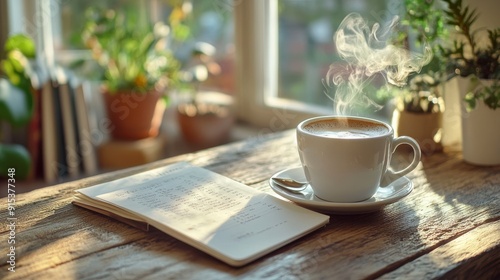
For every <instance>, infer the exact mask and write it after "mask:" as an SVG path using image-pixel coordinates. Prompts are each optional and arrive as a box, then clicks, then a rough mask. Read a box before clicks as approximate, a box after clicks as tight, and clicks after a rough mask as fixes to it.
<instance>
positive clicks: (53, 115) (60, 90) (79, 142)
mask: <svg viewBox="0 0 500 280" xmlns="http://www.w3.org/2000/svg"><path fill="white" fill-rule="evenodd" d="M31 81H32V85H33V88H34V91H33V96H34V114H33V118H32V120H31V122H30V124H29V129H28V144H27V146H28V150H29V152H30V154H31V157H32V162H33V168H32V175H33V176H32V177H34V178H43V179H45V180H46V181H48V182H53V181H58V180H60V179H64V178H71V177H78V176H81V175H84V174H93V173H95V172H96V171H97V159H96V152H95V146H94V143H93V142H92V137H91V131H90V129H91V128H90V123H89V114H88V102H87V99H88V98H87V97H86V93H87V94H88V92H86V91H85V90H84V87H85V84H83V83H81V82H80V81H79V80H78V79H77V78H76V77H75V76H74V75H72V74H71V73H70V72H69V71H66V70H65V69H63V68H61V67H53V68H50V69H47V68H45V69H43V70H42V69H38V70H37V71H33V73H32V75H31Z"/></svg>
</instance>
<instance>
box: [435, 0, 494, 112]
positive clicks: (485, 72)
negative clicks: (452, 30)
mask: <svg viewBox="0 0 500 280" xmlns="http://www.w3.org/2000/svg"><path fill="white" fill-rule="evenodd" d="M443 1H444V2H445V3H447V5H448V6H447V9H446V10H445V13H446V15H447V23H448V24H450V25H452V26H455V27H456V30H457V31H458V35H460V37H459V38H457V40H455V41H453V44H452V46H451V47H450V48H444V47H442V48H441V52H442V53H443V54H444V55H445V56H447V57H449V62H448V72H449V73H450V76H451V77H453V76H461V77H469V76H471V77H472V79H473V85H474V87H473V88H472V89H471V90H470V91H469V92H468V93H467V95H466V97H465V102H466V105H467V109H469V110H471V109H474V108H475V106H476V104H477V102H478V101H483V102H484V103H485V104H486V105H487V106H488V107H489V108H491V109H496V108H499V107H500V91H499V88H500V82H499V79H500V66H499V62H500V28H495V29H477V30H474V29H473V28H472V25H473V24H474V23H475V22H476V20H477V18H478V16H479V14H478V13H477V11H476V10H475V9H470V8H469V7H468V6H466V5H463V3H462V0H443ZM480 32H482V33H480ZM484 34H487V36H486V40H483V41H486V42H485V44H482V45H480V44H479V42H483V41H481V39H484V38H485V36H484ZM481 35H482V36H481ZM481 79H485V80H494V82H493V85H491V86H484V85H483V84H482V83H480V82H478V81H477V80H481Z"/></svg>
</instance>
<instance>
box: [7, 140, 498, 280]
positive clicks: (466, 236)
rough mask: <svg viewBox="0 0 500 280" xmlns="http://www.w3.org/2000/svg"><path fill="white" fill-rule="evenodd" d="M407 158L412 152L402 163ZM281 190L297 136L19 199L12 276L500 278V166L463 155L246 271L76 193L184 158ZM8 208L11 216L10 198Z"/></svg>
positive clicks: (431, 163) (445, 159)
mask: <svg viewBox="0 0 500 280" xmlns="http://www.w3.org/2000/svg"><path fill="white" fill-rule="evenodd" d="M406 158H407V157H405V156H400V159H399V160H403V161H404V160H405V159H406ZM181 160H185V161H189V162H192V163H193V164H195V165H198V166H203V167H205V168H207V169H210V170H213V171H215V172H218V173H221V174H223V175H225V176H228V177H231V178H234V179H236V180H238V181H240V182H243V183H245V184H247V185H249V186H251V187H254V188H256V189H259V190H262V191H265V192H268V193H273V192H272V190H271V189H270V188H269V186H268V183H267V180H268V178H269V177H270V176H271V175H272V174H273V173H275V172H277V171H279V170H281V169H284V168H288V167H292V166H297V165H299V159H298V155H297V152H296V147H295V136H294V132H293V131H286V132H282V133H278V134H271V135H266V136H262V137H257V138H254V139H249V140H248V141H245V142H238V143H235V144H230V145H225V146H220V147H216V148H213V149H209V150H205V151H201V152H198V153H192V154H186V155H182V156H178V157H173V158H169V159H166V160H162V161H159V162H155V163H152V164H148V165H144V166H140V167H136V168H131V169H127V170H121V171H117V172H113V173H107V174H102V175H98V176H94V177H90V178H86V179H82V180H78V181H75V182H70V183H64V184H60V185H56V186H52V187H47V188H43V189H39V190H36V191H33V192H30V193H26V194H19V195H17V196H16V209H15V218H16V219H17V220H16V228H15V241H16V244H15V247H16V248H15V254H16V255H15V256H16V260H15V261H16V263H15V265H16V266H15V273H11V272H8V268H9V266H10V265H9V264H8V263H6V259H7V258H6V254H7V253H9V250H8V248H7V247H9V246H10V245H9V246H6V245H8V243H7V242H8V236H9V234H10V233H11V232H10V231H9V229H6V227H2V229H1V236H0V243H1V244H2V246H1V248H2V252H1V272H0V273H1V274H0V278H5V279H87V278H90V279H103V278H104V279H108V278H112V279H204V280H207V279H233V278H242V279H263V278H268V279H337V278H338V279H359V278H369V279H372V278H382V279H386V278H387V279H389V278H390V279H392V278H397V279H429V278H455V277H458V278H465V279H479V278H488V279H491V278H495V277H496V278H497V279H498V277H499V276H500V166H497V167H477V166H473V165H469V164H467V163H464V162H463V161H462V159H461V154H460V153H459V152H445V153H438V154H433V155H430V156H425V157H424V158H423V160H422V163H421V165H420V166H419V168H418V169H417V170H415V171H414V172H412V173H411V174H410V175H409V177H410V178H411V179H412V180H413V182H414V185H415V188H414V190H413V192H412V193H411V194H410V195H409V196H407V197H405V198H404V199H402V200H400V201H399V202H396V203H394V204H391V205H388V206H387V207H385V208H384V209H383V210H381V211H379V212H375V213H371V214H364V215H354V216H336V215H332V216H331V219H330V223H329V225H328V226H326V227H325V228H322V229H319V230H318V231H315V232H313V233H312V234H310V235H308V236H306V237H304V238H302V239H299V240H298V241H295V242H293V243H291V244H289V245H286V246H284V247H282V248H281V249H278V250H276V251H274V252H272V253H271V254H269V255H267V256H265V257H263V258H261V259H259V260H257V261H255V262H253V263H251V264H249V265H247V266H244V267H242V268H232V267H230V266H227V265H226V264H224V263H222V262H220V261H218V260H216V259H214V258H212V257H210V256H208V255H206V254H204V253H201V252H200V251H198V250H196V249H194V248H192V247H190V246H188V245H185V244H183V243H181V242H179V241H177V240H176V239H174V238H172V237H170V236H168V235H166V234H164V233H162V232H160V231H157V230H153V231H149V232H143V231H140V230H138V229H136V228H133V227H130V226H127V225H125V224H123V223H120V222H118V221H115V220H113V219H111V218H108V217H105V216H102V215H100V214H97V213H94V212H91V211H88V210H85V209H82V208H79V207H77V206H74V205H72V204H71V201H72V195H73V191H74V190H75V189H78V188H82V187H86V186H91V185H94V184H97V183H100V182H104V181H109V180H112V179H115V178H119V177H123V176H126V175H130V174H134V173H137V172H140V171H143V170H148V169H151V168H154V167H158V166H162V165H165V164H169V163H173V162H177V161H181ZM2 199H3V201H2V204H1V205H2V208H4V209H3V210H2V212H1V215H0V220H1V221H2V223H7V218H8V216H7V211H6V210H5V209H6V208H7V207H6V198H2Z"/></svg>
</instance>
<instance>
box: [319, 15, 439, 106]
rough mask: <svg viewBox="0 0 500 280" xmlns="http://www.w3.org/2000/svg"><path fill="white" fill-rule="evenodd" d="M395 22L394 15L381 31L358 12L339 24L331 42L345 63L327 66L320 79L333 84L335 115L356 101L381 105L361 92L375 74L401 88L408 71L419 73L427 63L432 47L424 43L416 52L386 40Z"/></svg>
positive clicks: (370, 104) (329, 84)
mask: <svg viewBox="0 0 500 280" xmlns="http://www.w3.org/2000/svg"><path fill="white" fill-rule="evenodd" d="M397 22H398V18H397V17H395V18H394V19H393V20H392V22H390V23H389V25H388V27H387V28H385V29H383V30H382V29H380V24H379V23H375V24H373V27H372V28H370V26H369V25H368V24H367V23H366V22H365V20H364V19H363V18H362V17H361V16H360V15H359V14H357V13H351V14H349V15H347V16H346V17H345V18H344V20H343V21H342V23H341V24H340V26H339V28H338V30H337V32H336V33H335V35H334V41H335V45H336V48H337V52H338V54H339V56H340V57H341V58H342V59H343V60H344V61H346V62H347V65H344V66H339V65H334V64H332V65H330V69H329V71H328V73H327V75H326V79H325V80H324V81H323V82H324V85H325V86H327V87H328V88H331V87H333V85H332V83H333V84H334V85H335V86H336V92H335V95H334V96H333V97H330V98H332V100H333V102H334V109H335V113H336V114H338V115H348V114H350V113H351V109H352V108H353V106H354V105H356V104H357V105H359V104H361V105H363V106H372V107H375V108H376V109H380V108H381V106H380V105H378V104H376V103H375V102H374V101H372V100H371V99H370V98H368V97H367V96H366V95H365V94H364V92H363V89H364V88H365V86H366V85H367V84H368V83H369V82H370V81H371V80H372V79H373V77H374V76H373V75H374V74H377V73H380V74H382V75H383V76H384V77H385V79H386V81H387V82H388V83H390V84H393V85H396V86H399V87H401V86H404V85H405V84H406V81H407V77H408V75H409V74H410V73H412V72H417V73H418V72H420V70H421V69H422V67H423V66H424V65H426V64H427V63H429V62H430V60H431V58H432V50H431V47H430V46H429V45H428V44H427V43H426V44H424V51H423V53H417V52H412V51H409V50H407V49H404V48H400V47H397V46H394V45H392V44H390V43H388V42H387V37H388V36H387V35H388V34H390V32H391V31H392V30H393V29H394V27H395V26H396V24H397ZM380 38H382V39H380ZM384 38H386V39H385V40H384Z"/></svg>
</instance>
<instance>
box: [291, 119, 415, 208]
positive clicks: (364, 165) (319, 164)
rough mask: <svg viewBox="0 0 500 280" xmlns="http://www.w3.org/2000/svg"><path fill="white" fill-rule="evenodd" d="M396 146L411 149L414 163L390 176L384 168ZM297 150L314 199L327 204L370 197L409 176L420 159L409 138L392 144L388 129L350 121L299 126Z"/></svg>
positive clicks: (316, 121) (378, 124)
mask: <svg viewBox="0 0 500 280" xmlns="http://www.w3.org/2000/svg"><path fill="white" fill-rule="evenodd" d="M401 144H406V145H409V146H411V147H412V148H413V150H414V157H413V160H412V162H411V163H410V164H409V165H408V166H407V167H406V168H404V169H402V170H400V171H397V172H394V171H392V170H391V169H390V168H389V164H390V160H391V156H392V154H393V153H394V151H395V150H396V147H397V146H399V145H401ZM297 145H298V151H299V156H300V160H301V163H302V167H303V169H304V173H305V175H306V178H307V180H308V182H309V183H310V185H311V187H312V188H313V190H314V193H315V195H316V196H317V197H319V198H321V199H323V200H327V201H332V202H357V201H363V200H366V199H368V198H370V197H372V196H373V195H374V194H375V192H376V191H377V189H378V188H379V187H383V186H384V185H387V184H389V183H391V182H393V181H395V180H396V179H398V178H401V177H403V176H404V175H406V174H408V173H409V172H411V171H412V170H414V169H415V168H416V167H417V165H418V163H419V162H420V155H421V152H420V147H419V146H418V144H417V142H416V141H415V140H414V139H413V138H410V137H406V136H401V137H397V138H394V131H393V129H392V127H391V126H389V125H388V124H386V123H383V122H380V121H377V120H373V119H369V118H362V117H350V116H349V117H344V116H324V117H316V118H311V119H308V120H305V121H303V122H301V123H300V124H299V125H298V126H297ZM381 185H382V186H381Z"/></svg>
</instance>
